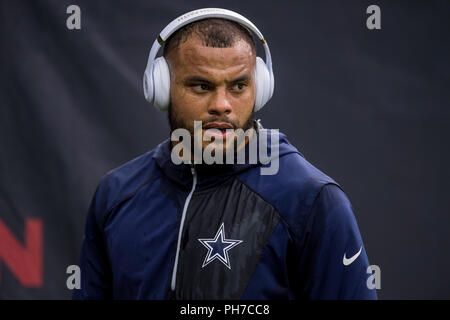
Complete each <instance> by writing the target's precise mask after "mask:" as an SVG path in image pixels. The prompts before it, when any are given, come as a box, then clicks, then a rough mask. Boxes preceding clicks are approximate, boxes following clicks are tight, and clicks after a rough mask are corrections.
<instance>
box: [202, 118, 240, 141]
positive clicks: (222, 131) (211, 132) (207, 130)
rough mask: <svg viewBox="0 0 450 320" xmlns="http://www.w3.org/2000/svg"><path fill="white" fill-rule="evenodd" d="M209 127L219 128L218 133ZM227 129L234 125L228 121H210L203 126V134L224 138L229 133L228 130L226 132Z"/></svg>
mask: <svg viewBox="0 0 450 320" xmlns="http://www.w3.org/2000/svg"><path fill="white" fill-rule="evenodd" d="M210 129H216V130H219V131H220V133H219V132H217V131H216V130H210ZM227 129H234V127H233V125H231V124H230V123H228V122H210V123H207V124H205V125H204V126H203V132H204V134H205V135H208V136H211V137H215V138H216V137H219V138H225V137H226V136H227V135H228V134H229V133H230V131H228V132H227Z"/></svg>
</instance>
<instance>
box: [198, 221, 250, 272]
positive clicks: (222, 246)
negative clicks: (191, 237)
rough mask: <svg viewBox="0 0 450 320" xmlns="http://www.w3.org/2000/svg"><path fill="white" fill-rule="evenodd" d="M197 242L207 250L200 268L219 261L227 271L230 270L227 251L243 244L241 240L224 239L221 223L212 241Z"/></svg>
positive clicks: (223, 228) (202, 240)
mask: <svg viewBox="0 0 450 320" xmlns="http://www.w3.org/2000/svg"><path fill="white" fill-rule="evenodd" d="M198 241H200V243H201V244H202V245H204V246H205V247H206V249H208V254H207V255H206V257H205V261H203V265H202V268H203V267H204V266H206V265H207V264H208V263H210V262H211V261H213V260H215V259H219V261H220V262H222V263H223V264H224V265H226V266H227V268H228V269H231V265H230V258H229V257H228V251H230V250H231V248H234V247H235V246H237V245H238V244H240V243H241V242H243V241H242V240H233V239H226V238H225V227H224V224H223V222H222V224H221V226H220V228H219V230H217V233H216V235H215V236H214V238H213V239H198Z"/></svg>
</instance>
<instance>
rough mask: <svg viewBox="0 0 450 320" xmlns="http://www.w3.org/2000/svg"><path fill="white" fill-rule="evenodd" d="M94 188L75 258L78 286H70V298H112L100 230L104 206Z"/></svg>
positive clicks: (108, 270) (104, 246)
mask: <svg viewBox="0 0 450 320" xmlns="http://www.w3.org/2000/svg"><path fill="white" fill-rule="evenodd" d="M99 189H100V188H97V190H96V192H95V195H94V197H93V200H92V202H91V205H90V207H89V211H88V215H87V219H86V226H85V233H84V238H83V245H82V248H81V255H80V260H79V267H80V270H81V288H80V289H74V292H73V296H72V298H73V300H103V299H111V298H112V276H111V269H110V264H109V259H108V254H107V251H106V245H105V241H104V236H103V232H102V219H101V217H102V215H103V214H104V210H105V208H104V206H103V205H102V201H101V195H100V194H101V192H100V191H99Z"/></svg>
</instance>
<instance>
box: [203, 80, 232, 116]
mask: <svg viewBox="0 0 450 320" xmlns="http://www.w3.org/2000/svg"><path fill="white" fill-rule="evenodd" d="M208 113H209V114H212V115H216V116H220V115H224V114H225V115H228V114H230V113H231V103H230V100H229V97H228V93H227V90H226V88H221V87H218V88H217V89H216V90H215V92H214V94H213V95H212V96H211V101H210V103H209V106H208Z"/></svg>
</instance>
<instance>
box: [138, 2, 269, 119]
mask: <svg viewBox="0 0 450 320" xmlns="http://www.w3.org/2000/svg"><path fill="white" fill-rule="evenodd" d="M207 18H222V19H227V20H232V21H235V22H238V23H239V24H241V25H243V26H244V27H247V28H248V29H250V30H251V31H253V32H254V33H255V34H256V35H257V36H258V38H259V39H260V40H261V42H262V44H263V47H264V51H265V54H266V62H265V63H264V61H263V60H262V59H261V58H260V57H256V68H255V91H256V92H255V107H254V111H258V110H259V109H261V108H262V107H263V106H264V105H265V104H266V103H267V102H268V101H269V100H270V98H271V97H272V94H273V88H274V78H273V71H272V58H271V56H270V50H269V46H268V45H267V42H266V40H264V37H263V35H262V33H261V32H260V31H259V30H258V28H256V26H255V25H254V24H253V23H251V22H250V21H249V20H248V19H247V18H245V17H243V16H242V15H240V14H238V13H236V12H233V11H230V10H226V9H219V8H205V9H199V10H194V11H190V12H188V13H186V14H183V15H182V16H180V17H178V18H176V19H175V20H173V21H172V22H171V23H169V24H168V25H167V27H165V28H164V29H163V31H161V33H160V34H159V36H158V38H157V39H156V40H155V42H154V43H153V46H152V48H151V50H150V54H149V55H148V61H147V67H146V68H145V73H144V95H145V99H147V101H148V102H150V103H153V105H154V106H155V107H157V108H159V109H161V110H167V108H168V107H169V103H170V72H169V67H168V65H167V62H166V60H165V59H164V57H159V58H157V59H155V58H156V54H157V53H158V50H159V49H160V48H161V46H162V45H163V43H164V42H165V41H166V40H167V39H168V38H169V37H170V35H171V34H173V33H174V32H175V31H177V30H178V29H180V28H181V27H183V26H185V25H187V24H188V23H191V22H194V21H197V20H202V19H207Z"/></svg>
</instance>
